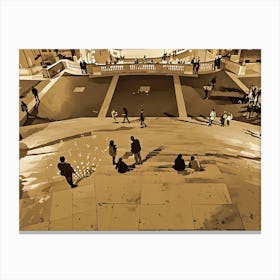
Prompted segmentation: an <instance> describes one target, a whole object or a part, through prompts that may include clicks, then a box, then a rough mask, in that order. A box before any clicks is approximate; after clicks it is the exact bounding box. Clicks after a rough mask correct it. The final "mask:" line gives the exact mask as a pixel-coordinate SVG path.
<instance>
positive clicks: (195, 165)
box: [172, 154, 205, 171]
mask: <svg viewBox="0 0 280 280" xmlns="http://www.w3.org/2000/svg"><path fill="white" fill-rule="evenodd" d="M172 167H173V168H174V169H175V170H177V171H184V170H185V169H186V167H189V168H191V169H194V171H204V170H205V169H204V167H202V166H201V164H200V162H199V161H198V160H197V159H196V158H195V156H191V158H190V161H189V164H188V165H186V163H185V160H184V159H183V155H182V154H179V155H178V156H177V158H176V159H175V162H174V165H173V166H172Z"/></svg>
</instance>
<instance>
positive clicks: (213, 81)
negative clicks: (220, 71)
mask: <svg viewBox="0 0 280 280" xmlns="http://www.w3.org/2000/svg"><path fill="white" fill-rule="evenodd" d="M216 83H217V81H216V77H215V76H214V78H213V79H212V80H211V85H212V89H214V87H215V84H216Z"/></svg>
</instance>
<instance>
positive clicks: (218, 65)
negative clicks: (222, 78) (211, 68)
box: [217, 56, 221, 69]
mask: <svg viewBox="0 0 280 280" xmlns="http://www.w3.org/2000/svg"><path fill="white" fill-rule="evenodd" d="M217 68H218V69H220V68H221V57H220V56H218V58H217Z"/></svg>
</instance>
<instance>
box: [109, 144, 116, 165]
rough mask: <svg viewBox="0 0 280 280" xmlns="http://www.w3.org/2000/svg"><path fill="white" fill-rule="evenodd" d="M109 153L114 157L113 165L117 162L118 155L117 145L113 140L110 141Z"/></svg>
mask: <svg viewBox="0 0 280 280" xmlns="http://www.w3.org/2000/svg"><path fill="white" fill-rule="evenodd" d="M109 155H110V156H111V157H112V160H113V165H115V164H116V161H115V159H116V155H117V146H116V145H115V143H114V141H113V140H111V141H110V143H109Z"/></svg>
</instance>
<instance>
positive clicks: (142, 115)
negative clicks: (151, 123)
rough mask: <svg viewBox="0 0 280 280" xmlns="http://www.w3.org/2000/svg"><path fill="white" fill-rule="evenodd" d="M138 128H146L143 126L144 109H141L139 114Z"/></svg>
mask: <svg viewBox="0 0 280 280" xmlns="http://www.w3.org/2000/svg"><path fill="white" fill-rule="evenodd" d="M140 127H141V128H143V127H147V125H146V124H145V116H144V109H141V112H140Z"/></svg>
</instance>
